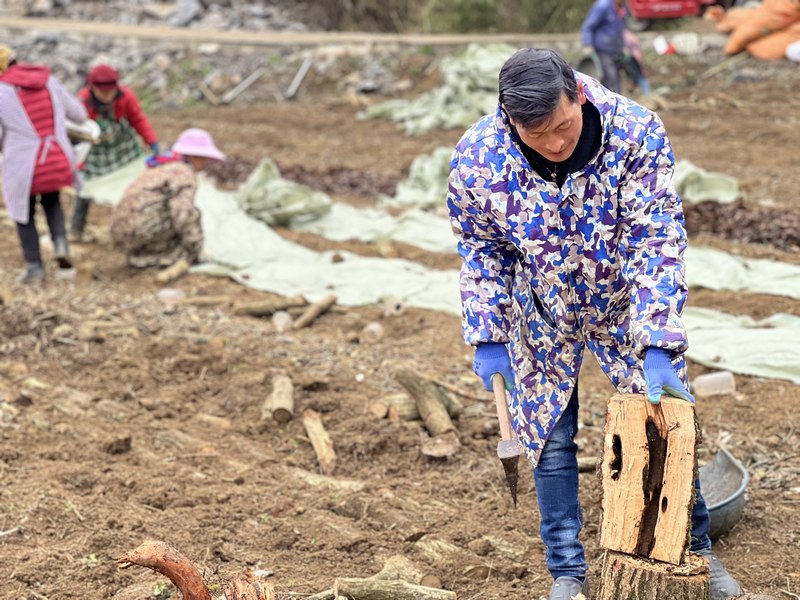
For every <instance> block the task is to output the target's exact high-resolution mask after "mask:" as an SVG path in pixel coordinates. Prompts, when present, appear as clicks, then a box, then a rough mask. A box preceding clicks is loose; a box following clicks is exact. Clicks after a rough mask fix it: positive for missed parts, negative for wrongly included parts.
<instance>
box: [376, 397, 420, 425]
mask: <svg viewBox="0 0 800 600" xmlns="http://www.w3.org/2000/svg"><path fill="white" fill-rule="evenodd" d="M381 402H383V403H384V404H386V405H388V406H389V408H390V409H391V408H393V407H394V408H395V410H396V411H397V416H398V417H399V418H401V419H403V420H404V421H417V420H419V418H420V416H419V409H418V408H417V401H416V400H414V399H413V398H412V397H411V396H409V395H408V394H406V393H405V392H398V393H397V394H390V395H388V396H385V397H384V398H382V399H381Z"/></svg>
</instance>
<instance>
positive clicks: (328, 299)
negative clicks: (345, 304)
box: [293, 294, 336, 329]
mask: <svg viewBox="0 0 800 600" xmlns="http://www.w3.org/2000/svg"><path fill="white" fill-rule="evenodd" d="M334 304H336V296H335V295H334V294H329V295H328V296H325V297H324V298H323V299H322V300H320V301H319V302H315V303H314V304H312V305H311V306H309V307H308V308H307V309H306V310H305V312H304V313H303V314H302V315H300V316H299V317H298V319H297V320H296V321H295V322H294V325H293V328H294V329H302V328H303V327H308V326H309V325H311V323H313V322H314V319H316V318H317V317H318V316H320V315H321V314H323V313H325V312H327V311H328V310H330V308H331V306H333V305H334Z"/></svg>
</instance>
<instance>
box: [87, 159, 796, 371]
mask: <svg viewBox="0 0 800 600" xmlns="http://www.w3.org/2000/svg"><path fill="white" fill-rule="evenodd" d="M135 167H136V168H133V166H129V167H127V168H126V169H125V170H126V171H127V172H126V173H119V172H118V173H115V174H114V176H105V177H102V178H98V179H96V180H94V181H93V182H92V184H93V189H92V193H93V196H94V197H95V198H97V199H98V201H101V202H106V203H109V204H114V203H115V202H116V201H117V200H118V199H119V197H120V196H121V194H122V192H121V190H124V188H125V187H127V185H128V184H129V183H130V181H132V179H133V177H135V176H136V171H141V170H142V166H141V165H135ZM109 182H110V184H111V185H112V187H106V184H109ZM196 201H197V205H198V207H199V208H200V210H201V211H202V215H203V229H204V231H205V235H206V242H205V253H206V254H207V255H208V257H209V259H210V260H212V261H214V262H211V263H206V264H202V265H199V266H197V267H195V268H194V269H193V270H194V271H196V272H201V273H210V274H216V275H225V276H229V277H231V278H233V279H235V280H236V281H238V282H240V283H242V284H243V285H246V286H249V287H252V288H256V289H261V290H265V291H270V292H275V293H278V294H285V295H294V294H303V295H305V296H307V297H308V298H309V300H312V301H313V300H316V299H318V298H321V297H322V296H324V295H326V294H329V293H335V294H337V296H338V297H339V302H340V303H341V304H343V305H349V306H357V305H363V304H370V303H375V302H378V301H379V300H380V299H381V298H383V297H386V296H392V297H395V298H398V299H401V300H402V301H404V302H405V303H407V304H408V305H410V306H416V307H420V308H427V309H432V310H438V311H442V312H446V313H449V314H454V315H458V314H459V313H460V303H459V295H458V272H457V271H455V270H449V271H437V270H434V269H428V268H426V267H424V266H422V265H419V264H416V263H413V262H409V261H405V260H399V259H384V258H365V257H361V256H357V255H354V254H351V253H348V252H336V253H334V252H322V253H319V252H315V251H313V250H309V249H307V248H304V247H303V246H300V245H298V244H295V243H292V242H289V241H286V240H284V239H283V238H281V237H280V236H279V235H278V234H276V233H275V232H274V231H273V230H272V229H270V228H269V227H268V226H267V225H265V224H264V223H262V222H260V221H258V220H256V219H253V218H252V217H250V216H248V215H247V214H246V213H245V212H244V211H243V210H242V209H241V207H240V206H239V205H238V203H237V201H236V196H235V194H234V193H231V192H224V191H220V190H217V189H216V188H214V186H213V184H212V183H211V182H210V181H209V180H207V179H205V178H201V179H200V185H199V188H198V194H197V199H196ZM353 210H356V209H353ZM430 218H437V217H432V216H431V217H430ZM438 219H439V220H440V221H441V224H442V225H444V224H445V223H446V222H447V220H446V219H443V218H441V217H438ZM437 235H442V236H444V232H442V233H441V234H437ZM334 254H339V255H340V256H341V257H342V258H344V260H343V261H341V262H333V256H334ZM687 260H688V262H689V267H688V273H689V276H690V282H691V281H696V283H697V284H700V285H704V286H705V287H714V286H715V285H716V283H714V284H713V285H712V284H711V283H709V282H711V281H716V280H718V283H719V284H720V285H721V286H724V287H720V288H716V287H714V289H729V288H728V287H727V286H728V285H735V286H741V289H746V290H747V291H760V292H762V293H779V294H787V290H790V289H793V290H794V289H796V288H795V287H794V286H796V285H797V284H798V283H800V267H796V266H794V265H785V266H786V267H789V268H788V269H787V270H786V272H785V273H784V274H780V272H778V271H775V272H772V269H774V268H776V265H779V264H780V263H774V262H773V261H764V260H754V259H741V258H739V257H734V256H731V255H727V254H725V253H724V252H720V251H718V250H712V249H707V248H694V247H692V248H690V250H689V253H688V255H687ZM731 269H734V271H731ZM703 273H705V274H703ZM736 273H738V274H736ZM765 274H768V277H767V279H766V280H768V281H771V283H770V285H769V289H767V288H765V285H764V281H765V278H764V276H765ZM698 277H699V278H700V280H699V281H697V278H698ZM790 284H791V285H790ZM793 293H796V292H793ZM790 295H791V294H790ZM795 297H800V296H795ZM684 322H685V324H686V327H687V329H688V331H689V340H690V347H689V351H688V353H687V355H688V356H689V358H691V359H692V360H694V361H696V362H698V363H701V364H703V365H706V366H709V367H713V368H719V369H728V370H730V371H733V372H736V373H742V374H747V375H755V376H760V377H771V378H778V379H787V380H789V381H793V382H796V383H800V344H798V343H797V336H798V334H800V317H794V316H791V315H783V314H780V315H775V316H773V317H771V318H769V319H766V320H764V321H754V320H753V319H751V318H749V317H746V316H732V315H728V314H725V313H721V312H718V311H714V310H709V309H702V308H688V309H686V311H685V312H684Z"/></svg>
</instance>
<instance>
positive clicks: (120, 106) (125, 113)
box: [78, 85, 158, 146]
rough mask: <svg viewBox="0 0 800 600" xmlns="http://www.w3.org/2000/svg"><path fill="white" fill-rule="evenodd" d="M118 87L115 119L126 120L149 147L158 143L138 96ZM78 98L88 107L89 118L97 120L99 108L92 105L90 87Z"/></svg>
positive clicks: (122, 86)
mask: <svg viewBox="0 0 800 600" xmlns="http://www.w3.org/2000/svg"><path fill="white" fill-rule="evenodd" d="M118 87H119V94H117V98H116V99H115V100H114V119H115V120H117V121H119V120H120V119H126V120H127V121H128V123H130V124H131V126H132V127H133V128H134V129H135V130H136V133H138V134H139V135H140V136H141V137H142V139H143V140H144V142H145V144H147V145H148V146H149V145H151V144H153V143H154V142H157V141H158V137H156V134H155V133H154V132H153V128H152V127H151V126H150V121H148V120H147V116H146V115H145V114H144V111H142V107H141V106H140V105H139V99H138V98H137V97H136V94H134V93H133V91H132V90H131V89H130V88H128V87H125V86H124V85H120V86H118ZM78 98H80V99H81V101H82V102H83V105H84V106H85V107H86V112H88V113H89V118H90V119H95V120H96V119H97V108H96V107H95V106H94V105H93V104H92V93H91V90H90V89H89V87H88V86H87V87H85V88H83V89H82V90H81V91H80V92H79V93H78Z"/></svg>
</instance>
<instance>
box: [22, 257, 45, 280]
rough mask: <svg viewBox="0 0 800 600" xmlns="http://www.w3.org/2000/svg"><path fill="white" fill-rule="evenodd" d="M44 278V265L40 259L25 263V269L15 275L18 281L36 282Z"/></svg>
mask: <svg viewBox="0 0 800 600" xmlns="http://www.w3.org/2000/svg"><path fill="white" fill-rule="evenodd" d="M43 279H44V265H43V264H42V262H41V261H37V262H29V263H25V270H24V271H23V272H22V273H20V274H19V276H18V277H17V282H18V283H25V284H29V283H37V282H39V281H42V280H43Z"/></svg>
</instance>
